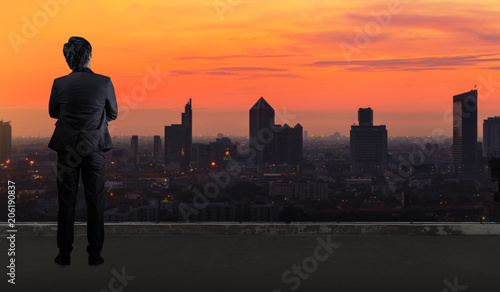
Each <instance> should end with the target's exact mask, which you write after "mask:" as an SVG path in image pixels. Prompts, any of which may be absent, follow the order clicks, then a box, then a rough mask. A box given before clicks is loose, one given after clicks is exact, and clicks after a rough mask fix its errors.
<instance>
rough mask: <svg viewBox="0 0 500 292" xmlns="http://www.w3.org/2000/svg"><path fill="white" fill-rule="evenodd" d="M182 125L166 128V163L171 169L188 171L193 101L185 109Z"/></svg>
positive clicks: (191, 139)
mask: <svg viewBox="0 0 500 292" xmlns="http://www.w3.org/2000/svg"><path fill="white" fill-rule="evenodd" d="M181 122H182V124H172V125H170V126H165V163H166V164H169V165H170V167H171V169H188V168H189V165H190V163H191V146H192V141H193V138H192V135H193V126H192V125H193V112H192V109H191V99H189V102H188V103H187V104H186V106H185V107H184V113H182V118H181Z"/></svg>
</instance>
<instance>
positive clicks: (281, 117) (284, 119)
mask: <svg viewBox="0 0 500 292" xmlns="http://www.w3.org/2000/svg"><path fill="white" fill-rule="evenodd" d="M471 92H475V94H476V95H478V90H477V89H472V90H470V91H466V92H464V93H462V94H467V93H471ZM260 98H261V99H263V97H262V96H261V97H260ZM191 100H192V98H189V103H191ZM264 100H265V99H264ZM190 107H191V105H190ZM177 108H178V107H177V106H176V107H173V108H168V109H165V110H168V111H171V112H173V113H174V109H177ZM362 108H363V107H358V109H362ZM364 108H371V106H368V107H364ZM204 109H206V108H204V107H202V108H201V109H198V110H201V111H202V110H204ZM124 110H125V111H126V112H127V115H126V116H125V117H124V118H121V119H120V117H118V119H117V120H116V121H113V123H116V122H120V121H121V120H126V119H127V117H128V116H129V114H130V112H131V111H132V110H135V111H141V110H146V111H147V110H162V109H130V108H128V107H127V106H125V107H124ZM193 110H194V111H196V108H193ZM273 110H274V108H273ZM276 111H277V112H278V114H277V120H278V121H279V122H280V123H277V125H285V124H289V126H290V125H292V126H293V125H295V124H301V122H300V121H293V122H291V121H290V120H288V118H292V119H295V118H296V116H297V114H295V113H299V112H291V113H290V112H287V109H286V107H283V113H281V112H280V111H279V110H276ZM246 112H248V110H244V111H243V110H238V111H230V112H226V113H238V114H239V113H246ZM342 112H343V113H347V111H342ZM435 112H437V113H439V112H440V111H439V110H437V111H435ZM302 113H303V112H302ZM311 113H314V114H317V113H318V112H311ZM319 113H328V112H325V111H320V112H319ZM379 113H382V118H379V119H378V120H379V121H382V122H381V123H380V124H379V125H385V126H387V125H390V124H391V122H388V123H386V120H385V117H384V116H383V115H384V113H388V112H384V111H383V110H380V111H378V110H377V114H379ZM449 113H451V117H453V112H452V111H451V110H450V109H448V110H446V111H445V112H441V114H442V117H441V118H442V120H443V121H444V122H445V123H450V122H452V119H450V118H451V117H447V115H449ZM175 114H176V115H178V114H179V112H178V111H177V110H175ZM219 114H220V112H219ZM401 114H404V113H401ZM348 115H349V116H352V115H354V114H353V113H352V112H350V111H349V113H348ZM119 116H120V115H119ZM196 116H197V115H195V117H196ZM493 117H498V115H497V114H495V115H483V117H481V118H480V117H478V120H483V122H484V121H486V120H487V119H489V118H493ZM447 119H448V121H446V120H447ZM1 120H2V121H6V122H11V121H8V120H9V119H1ZM129 120H131V119H129ZM428 121H430V119H429V120H428ZM443 121H441V122H443ZM303 123H304V122H302V124H303ZM11 124H12V122H11ZM151 124H152V123H149V125H151ZM155 124H160V123H155ZM174 124H175V123H172V125H174ZM193 124H195V125H196V123H193ZM201 124H202V123H201ZM397 124H399V122H397ZM164 125H165V124H164ZM166 125H168V122H167V123H166ZM247 125H248V124H247ZM306 125H307V123H306ZM352 125H356V123H352V124H349V126H352ZM482 125H483V123H481V122H480V123H479V125H478V126H479V127H482ZM346 126H347V125H346ZM158 127H163V126H158ZM247 127H248V126H247ZM452 127H453V125H451V126H450V129H451V128H452ZM115 128H116V127H115ZM149 128H150V127H149ZM193 128H195V127H193ZM313 128H314V127H311V128H309V127H307V128H305V129H304V131H305V132H307V133H308V134H309V135H308V136H310V137H325V136H326V137H328V136H331V135H334V134H335V133H339V134H340V135H341V136H346V137H349V130H348V128H347V127H345V131H342V130H339V128H340V127H338V128H335V129H333V130H331V128H329V130H327V131H325V130H323V131H318V130H317V129H316V130H311V129H313ZM342 128H343V129H344V127H342ZM387 128H388V130H391V127H390V126H389V127H387ZM443 128H445V127H439V126H438V127H434V129H433V131H432V132H430V133H426V134H416V133H414V132H408V133H403V134H401V133H399V134H392V135H388V137H391V138H392V137H405V136H406V137H423V138H425V137H427V138H429V137H433V136H440V137H452V136H453V133H446V132H447V131H445V130H443ZM446 128H448V127H446ZM242 129H244V128H243V127H242V128H240V129H238V131H236V132H235V131H228V130H227V129H220V130H215V131H213V127H211V130H212V132H211V133H206V132H205V133H203V134H200V133H193V135H192V136H194V137H199V138H203V137H217V136H218V135H219V134H221V133H222V134H224V135H226V136H233V137H247V138H248V135H244V134H242V132H244V131H242ZM436 129H440V130H441V133H440V134H432V133H434V131H435V130H436ZM141 130H142V129H141ZM448 130H449V129H448ZM478 130H479V129H478ZM110 132H111V135H112V137H124V136H134V135H138V134H137V132H138V131H135V132H134V131H133V130H131V131H130V130H129V132H128V133H121V134H113V131H110ZM141 132H142V131H141ZM195 132H196V131H195ZM478 132H479V133H482V131H481V130H479V131H478ZM228 133H229V134H228ZM479 133H478V134H479ZM429 134H430V135H429ZM50 135H51V133H47V134H41V132H40V131H38V133H37V134H36V135H34V134H23V135H19V134H18V135H13V136H12V137H13V138H14V137H15V138H26V137H47V136H50ZM155 135H158V133H151V132H150V133H146V134H141V135H138V136H145V137H146V136H155ZM160 136H161V134H160ZM480 137H481V135H478V138H480Z"/></svg>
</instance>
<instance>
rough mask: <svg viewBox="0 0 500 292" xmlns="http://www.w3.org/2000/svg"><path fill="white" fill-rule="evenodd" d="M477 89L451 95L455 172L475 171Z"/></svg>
mask: <svg viewBox="0 0 500 292" xmlns="http://www.w3.org/2000/svg"><path fill="white" fill-rule="evenodd" d="M476 152H477V90H471V91H469V92H465V93H462V94H458V95H455V96H453V166H454V170H455V173H463V172H468V173H471V172H475V171H477V161H476V160H477V153H476Z"/></svg>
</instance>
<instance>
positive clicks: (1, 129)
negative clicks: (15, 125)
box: [0, 121, 12, 164]
mask: <svg viewBox="0 0 500 292" xmlns="http://www.w3.org/2000/svg"><path fill="white" fill-rule="evenodd" d="M11 150H12V127H11V125H10V122H4V121H0V164H3V163H5V162H7V161H8V160H10V158H11V152H12V151H11Z"/></svg>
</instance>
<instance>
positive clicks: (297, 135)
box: [249, 97, 303, 166]
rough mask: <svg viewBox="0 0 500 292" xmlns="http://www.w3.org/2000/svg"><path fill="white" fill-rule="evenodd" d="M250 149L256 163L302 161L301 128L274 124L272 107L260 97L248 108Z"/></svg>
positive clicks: (295, 162)
mask: <svg viewBox="0 0 500 292" xmlns="http://www.w3.org/2000/svg"><path fill="white" fill-rule="evenodd" d="M249 139H250V149H252V150H253V151H255V153H256V159H255V162H256V164H257V165H261V164H265V163H269V164H281V163H287V164H291V165H294V166H296V165H297V164H300V163H301V162H302V145H303V128H302V126H301V125H300V124H297V125H296V126H295V127H293V128H291V127H290V126H289V125H287V124H285V125H283V126H281V125H276V124H275V119H274V109H273V108H272V107H271V106H270V105H269V103H267V101H266V100H265V99H264V98H263V97H261V98H260V99H259V100H258V101H257V102H256V103H255V105H254V106H253V107H252V108H251V109H250V136H249Z"/></svg>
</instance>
